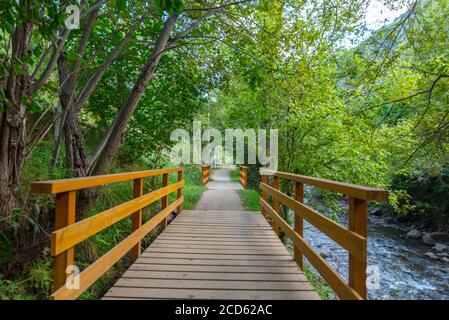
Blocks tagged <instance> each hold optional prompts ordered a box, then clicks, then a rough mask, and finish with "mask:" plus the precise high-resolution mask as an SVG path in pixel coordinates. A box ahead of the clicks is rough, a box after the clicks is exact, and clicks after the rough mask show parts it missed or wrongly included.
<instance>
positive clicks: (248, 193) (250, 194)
mask: <svg viewBox="0 0 449 320" xmlns="http://www.w3.org/2000/svg"><path fill="white" fill-rule="evenodd" d="M237 192H238V194H239V196H240V199H241V200H242V202H243V205H244V206H245V208H246V209H247V210H249V211H260V195H259V193H258V192H257V191H255V190H251V189H246V190H238V191H237Z"/></svg>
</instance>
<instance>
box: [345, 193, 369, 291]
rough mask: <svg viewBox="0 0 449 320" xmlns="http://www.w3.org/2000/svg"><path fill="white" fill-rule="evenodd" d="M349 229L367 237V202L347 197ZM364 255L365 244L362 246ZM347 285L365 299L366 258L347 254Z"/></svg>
mask: <svg viewBox="0 0 449 320" xmlns="http://www.w3.org/2000/svg"><path fill="white" fill-rule="evenodd" d="M348 225H349V230H351V231H354V232H355V233H357V234H359V235H361V236H362V237H365V238H367V236H368V202H367V201H366V200H362V199H357V198H354V197H349V222H348ZM363 250H364V253H365V254H364V255H363V256H364V257H366V244H365V247H364V248H363ZM348 274H349V276H348V282H349V285H350V286H351V287H352V288H354V290H356V291H357V292H358V293H359V294H360V296H361V297H362V298H363V299H366V258H365V259H363V260H362V261H361V260H358V259H357V258H356V257H354V256H353V255H351V254H349V272H348Z"/></svg>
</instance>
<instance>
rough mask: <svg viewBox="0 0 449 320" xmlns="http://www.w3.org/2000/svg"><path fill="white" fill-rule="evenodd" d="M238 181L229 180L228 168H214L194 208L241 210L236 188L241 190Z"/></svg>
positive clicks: (241, 206)
mask: <svg viewBox="0 0 449 320" xmlns="http://www.w3.org/2000/svg"><path fill="white" fill-rule="evenodd" d="M241 189H242V187H241V186H240V183H238V182H233V181H231V177H230V175H229V170H226V169H220V170H214V171H213V173H212V175H211V181H209V183H208V184H207V190H206V191H204V193H203V195H202V197H201V199H200V201H199V202H198V204H197V205H196V207H195V209H196V210H227V211H242V210H245V208H244V207H243V204H242V201H241V200H240V196H239V195H238V193H237V191H236V190H241Z"/></svg>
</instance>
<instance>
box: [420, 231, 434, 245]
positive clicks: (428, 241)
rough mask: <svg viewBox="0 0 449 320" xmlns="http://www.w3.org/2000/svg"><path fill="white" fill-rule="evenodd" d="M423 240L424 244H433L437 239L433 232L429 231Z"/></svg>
mask: <svg viewBox="0 0 449 320" xmlns="http://www.w3.org/2000/svg"><path fill="white" fill-rule="evenodd" d="M422 242H423V243H424V244H427V245H428V246H433V245H434V244H435V243H436V241H435V240H434V239H433V238H432V234H431V233H427V234H425V235H424V236H423V237H422Z"/></svg>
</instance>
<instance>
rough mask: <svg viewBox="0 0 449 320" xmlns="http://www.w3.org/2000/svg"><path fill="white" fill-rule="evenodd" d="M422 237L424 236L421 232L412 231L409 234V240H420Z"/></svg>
mask: <svg viewBox="0 0 449 320" xmlns="http://www.w3.org/2000/svg"><path fill="white" fill-rule="evenodd" d="M421 236H422V234H421V231H419V230H410V231H409V232H408V233H407V238H409V239H419V238H421Z"/></svg>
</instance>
